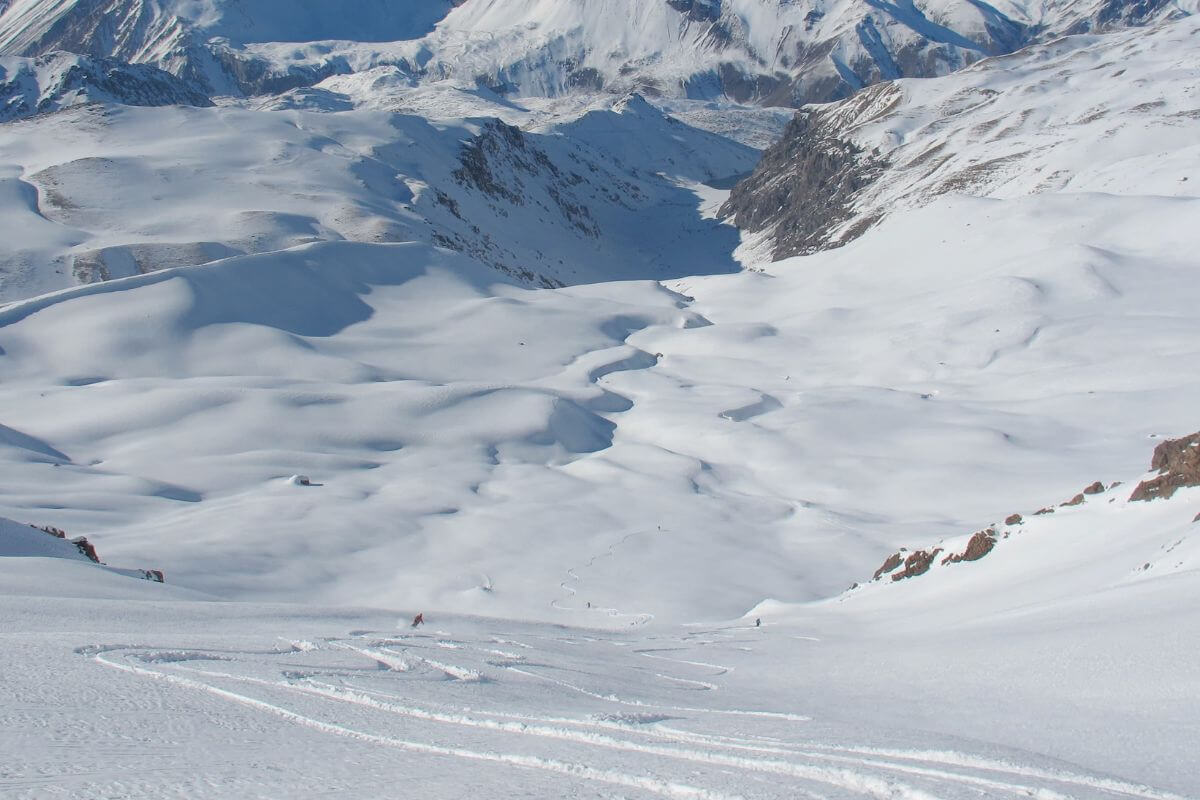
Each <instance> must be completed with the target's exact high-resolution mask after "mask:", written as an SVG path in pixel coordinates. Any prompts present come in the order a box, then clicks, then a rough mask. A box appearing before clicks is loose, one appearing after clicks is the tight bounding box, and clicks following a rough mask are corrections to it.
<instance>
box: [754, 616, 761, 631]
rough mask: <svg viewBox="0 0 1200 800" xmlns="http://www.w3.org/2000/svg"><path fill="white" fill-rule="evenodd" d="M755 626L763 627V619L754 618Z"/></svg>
mask: <svg viewBox="0 0 1200 800" xmlns="http://www.w3.org/2000/svg"><path fill="white" fill-rule="evenodd" d="M754 627H756V628H761V627H762V620H761V619H759V618H758V617H755V618H754Z"/></svg>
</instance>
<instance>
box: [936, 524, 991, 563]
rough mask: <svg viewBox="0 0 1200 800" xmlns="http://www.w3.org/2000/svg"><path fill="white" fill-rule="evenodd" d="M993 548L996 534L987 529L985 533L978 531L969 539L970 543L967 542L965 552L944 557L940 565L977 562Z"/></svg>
mask: <svg viewBox="0 0 1200 800" xmlns="http://www.w3.org/2000/svg"><path fill="white" fill-rule="evenodd" d="M995 546H996V532H995V531H994V530H992V529H991V528H988V529H987V530H986V531H978V532H977V533H976V534H975V535H974V536H972V537H971V541H969V542H967V549H966V550H964V551H962V552H961V553H953V554H951V555H948V556H946V558H945V559H943V560H942V563H943V564H957V563H959V562H960V561H978V560H979V559H981V558H983V557H984V556H986V555H987V554H988V553H990V552H992V548H993V547H995Z"/></svg>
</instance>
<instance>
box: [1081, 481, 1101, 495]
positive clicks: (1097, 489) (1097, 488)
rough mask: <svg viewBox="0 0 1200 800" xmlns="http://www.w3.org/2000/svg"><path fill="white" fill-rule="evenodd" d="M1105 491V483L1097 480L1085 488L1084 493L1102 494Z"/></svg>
mask: <svg viewBox="0 0 1200 800" xmlns="http://www.w3.org/2000/svg"><path fill="white" fill-rule="evenodd" d="M1103 491H1104V484H1103V483H1101V482H1100V481H1096V482H1095V483H1093V484H1092V485H1091V486H1089V487H1087V488H1086V489H1084V490H1083V493H1084V494H1100V493H1101V492H1103Z"/></svg>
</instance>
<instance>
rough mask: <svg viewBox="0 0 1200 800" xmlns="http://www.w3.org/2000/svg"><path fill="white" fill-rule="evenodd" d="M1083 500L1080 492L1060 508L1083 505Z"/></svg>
mask: <svg viewBox="0 0 1200 800" xmlns="http://www.w3.org/2000/svg"><path fill="white" fill-rule="evenodd" d="M1083 500H1084V497H1083V493H1082V492H1080V493H1079V494H1077V495H1075V496H1074V497H1072V498H1071V499H1070V500H1068V501H1066V502H1065V503H1061V504H1060V507H1062V506H1077V505H1081V504H1082V503H1083Z"/></svg>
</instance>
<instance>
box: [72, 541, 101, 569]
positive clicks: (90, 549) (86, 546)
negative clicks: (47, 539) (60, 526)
mask: <svg viewBox="0 0 1200 800" xmlns="http://www.w3.org/2000/svg"><path fill="white" fill-rule="evenodd" d="M71 544H73V545H75V546H76V547H78V548H79V552H81V553H83V554H84V555H85V556H87V557H88V558H90V559H91V560H92V561H95V562H96V563H97V564H99V563H100V556H98V555H96V548H95V547H94V546H92V543H91V542H89V541H88V540H87V537H86V536H80V537H78V538H75V539H72V540H71Z"/></svg>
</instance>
